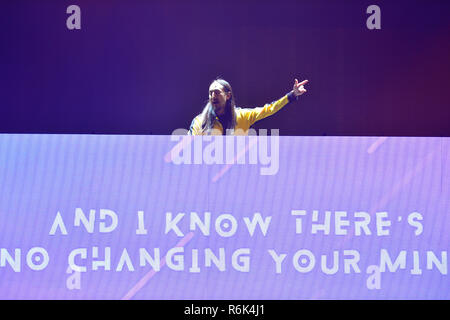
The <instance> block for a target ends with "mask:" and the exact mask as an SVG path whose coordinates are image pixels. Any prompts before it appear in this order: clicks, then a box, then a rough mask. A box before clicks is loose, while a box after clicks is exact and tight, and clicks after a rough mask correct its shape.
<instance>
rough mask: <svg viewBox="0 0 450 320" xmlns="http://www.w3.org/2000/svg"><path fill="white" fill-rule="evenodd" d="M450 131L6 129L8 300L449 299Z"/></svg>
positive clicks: (1, 251)
mask: <svg viewBox="0 0 450 320" xmlns="http://www.w3.org/2000/svg"><path fill="white" fill-rule="evenodd" d="M449 186H450V140H449V139H448V138H420V137H418V138H412V137H396V138H392V137H278V136H274V135H272V136H270V137H264V136H258V137H217V138H214V139H212V138H202V137H196V138H192V137H189V136H143V135H142V136H141V135H134V136H127V135H39V134H33V135H25V134H23V135H21V134H3V135H0V298H1V299H258V300H259V299H449V298H450V291H449V280H448V250H449V233H450V220H449V213H450V202H449V199H450V197H449V196H450V189H449Z"/></svg>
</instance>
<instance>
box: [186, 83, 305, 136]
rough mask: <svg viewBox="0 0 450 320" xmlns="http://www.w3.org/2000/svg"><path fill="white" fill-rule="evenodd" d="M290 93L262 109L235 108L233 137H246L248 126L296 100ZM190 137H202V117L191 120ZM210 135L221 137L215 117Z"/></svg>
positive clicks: (219, 124) (217, 120)
mask: <svg viewBox="0 0 450 320" xmlns="http://www.w3.org/2000/svg"><path fill="white" fill-rule="evenodd" d="M296 99H297V97H295V96H294V94H293V93H292V92H290V93H288V94H286V95H285V96H283V97H282V98H281V99H279V100H277V101H274V102H272V103H268V104H265V105H264V106H263V107H258V108H237V107H236V108H235V110H236V126H235V128H234V135H247V134H248V130H249V129H250V126H252V125H253V124H254V123H255V122H256V121H259V120H262V119H264V118H266V117H268V116H271V115H273V114H274V113H275V112H277V111H278V110H280V109H281V108H283V107H284V106H285V105H287V104H288V103H289V102H291V101H294V100H296ZM189 134H191V135H204V134H206V133H203V132H202V116H201V114H199V115H198V116H196V117H195V118H194V120H192V123H191V128H190V130H189ZM211 135H223V127H222V124H221V123H220V121H219V118H218V117H216V121H215V122H214V127H213V130H212V132H211Z"/></svg>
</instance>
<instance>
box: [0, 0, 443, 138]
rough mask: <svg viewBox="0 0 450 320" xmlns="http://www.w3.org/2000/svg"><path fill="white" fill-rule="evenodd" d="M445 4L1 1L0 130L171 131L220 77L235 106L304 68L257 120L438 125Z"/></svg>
mask: <svg viewBox="0 0 450 320" xmlns="http://www.w3.org/2000/svg"><path fill="white" fill-rule="evenodd" d="M71 5H78V6H79V8H80V17H81V18H80V29H68V28H67V21H68V20H69V22H72V23H73V21H72V19H71V18H70V17H71V15H72V14H73V12H72V11H69V13H67V9H68V8H69V7H70V6H71ZM370 5H378V7H379V8H380V29H372V30H371V29H368V27H367V21H368V20H369V18H370V16H371V15H372V14H373V13H372V11H370V10H369V13H367V10H368V8H369V6H370ZM448 12H450V1H448V0H395V1H392V0H377V1H361V0H332V1H330V0H246V1H241V0H221V1H206V0H205V1H199V0H189V1H186V0H126V1H124V0H96V1H92V0H76V1H73V0H41V1H32V0H2V1H1V5H0V41H1V50H0V70H1V71H0V72H1V76H0V97H1V99H0V109H1V116H0V132H2V133H83V134H93V133H94V134H154V135H165V134H171V133H172V131H173V130H174V129H175V128H189V125H190V123H191V121H192V119H193V118H194V117H195V116H196V115H197V114H199V113H200V112H201V110H202V108H203V107H204V105H205V101H206V100H207V99H208V86H209V84H210V82H211V81H212V80H213V79H215V78H216V77H218V76H221V77H223V78H225V79H226V80H228V81H229V82H230V83H231V85H232V86H233V90H234V93H235V96H236V102H237V104H238V106H240V107H258V106H262V105H263V104H264V103H267V102H271V101H274V100H276V99H278V98H280V97H281V96H282V95H284V94H285V93H287V92H288V91H289V90H292V86H293V83H294V78H299V80H301V79H308V80H309V81H310V82H309V84H308V86H307V90H308V92H307V94H305V95H303V96H302V97H301V99H300V101H299V102H298V103H295V104H293V105H291V106H289V107H287V108H285V109H283V110H281V111H280V112H279V113H277V114H276V115H274V116H272V117H270V118H267V119H264V120H262V121H260V122H258V123H256V124H255V127H256V128H279V129H280V135H286V136H289V135H295V136H323V135H327V136H342V135H345V136H350V135H351V136H450V125H449V124H450V112H449V108H448V106H449V105H450V97H449V95H448V94H447V91H448V88H449V87H450V81H449V77H448V74H450V59H448V57H449V56H450V42H449V41H448V39H449V38H450V19H449V18H448Z"/></svg>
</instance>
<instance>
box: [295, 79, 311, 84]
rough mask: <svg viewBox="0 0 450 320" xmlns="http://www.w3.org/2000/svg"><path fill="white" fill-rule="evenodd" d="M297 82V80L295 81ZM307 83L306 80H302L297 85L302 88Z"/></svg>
mask: <svg viewBox="0 0 450 320" xmlns="http://www.w3.org/2000/svg"><path fill="white" fill-rule="evenodd" d="M296 80H297V79H296ZM308 82H309V81H308V80H303V81H302V82H300V83H299V84H298V85H299V86H303V85H305V84H307V83H308Z"/></svg>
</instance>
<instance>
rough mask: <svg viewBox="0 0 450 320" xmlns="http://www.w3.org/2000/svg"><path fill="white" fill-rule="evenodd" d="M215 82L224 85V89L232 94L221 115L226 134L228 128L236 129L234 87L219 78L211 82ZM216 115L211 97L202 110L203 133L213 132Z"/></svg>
mask: <svg viewBox="0 0 450 320" xmlns="http://www.w3.org/2000/svg"><path fill="white" fill-rule="evenodd" d="M214 82H218V83H219V84H220V85H221V86H222V87H223V90H224V91H225V92H226V93H230V95H231V96H230V98H229V99H228V100H227V102H226V104H225V114H224V115H223V116H221V120H222V121H223V122H222V125H223V126H224V128H223V133H224V134H225V133H226V130H227V129H234V127H235V126H236V102H235V100H234V94H233V89H231V85H230V84H229V83H228V82H227V81H225V80H224V79H221V78H217V79H215V80H214V81H212V82H211V84H213V83H214ZM211 84H210V86H211ZM215 116H216V114H215V112H214V107H213V106H212V104H211V101H210V99H208V102H207V103H206V106H205V107H204V108H203V111H202V132H203V133H206V134H210V133H211V130H212V129H213V127H214V121H215Z"/></svg>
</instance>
